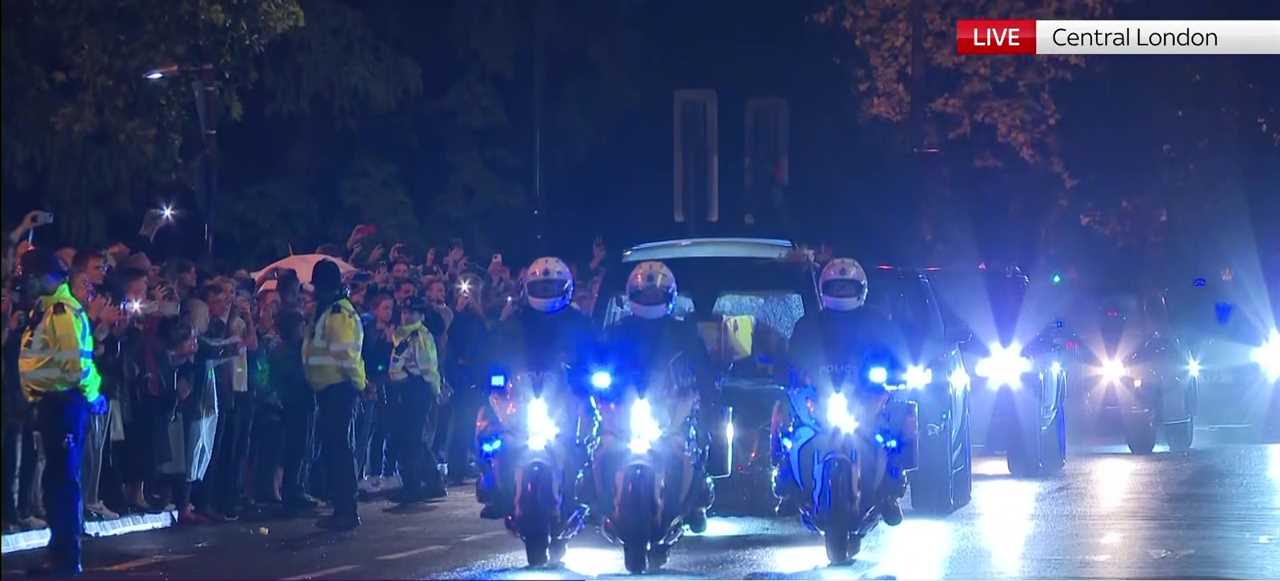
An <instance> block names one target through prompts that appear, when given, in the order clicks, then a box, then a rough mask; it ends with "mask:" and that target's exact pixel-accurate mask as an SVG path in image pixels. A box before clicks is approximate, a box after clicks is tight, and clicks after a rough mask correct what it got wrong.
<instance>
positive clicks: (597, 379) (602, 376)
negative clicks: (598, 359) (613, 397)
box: [591, 371, 613, 391]
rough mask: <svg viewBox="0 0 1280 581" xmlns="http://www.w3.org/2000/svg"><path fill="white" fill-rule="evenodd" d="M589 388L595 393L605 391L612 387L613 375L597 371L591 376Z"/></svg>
mask: <svg viewBox="0 0 1280 581" xmlns="http://www.w3.org/2000/svg"><path fill="white" fill-rule="evenodd" d="M591 387H592V389H595V390H596V391H606V390H608V389H609V388H610V387H613V374H612V373H609V372H608V371H597V372H595V373H592V374H591Z"/></svg>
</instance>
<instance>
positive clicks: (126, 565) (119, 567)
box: [98, 555, 191, 572]
mask: <svg viewBox="0 0 1280 581" xmlns="http://www.w3.org/2000/svg"><path fill="white" fill-rule="evenodd" d="M190 556H191V555H151V556H149V557H142V558H140V559H134V560H132V561H125V562H123V563H119V564H116V565H112V566H110V567H102V568H101V569H98V570H99V571H112V572H120V571H128V570H130V569H137V568H138V567H146V566H147V565H155V564H156V563H168V562H170V561H180V560H182V559H186V558H188V557H190Z"/></svg>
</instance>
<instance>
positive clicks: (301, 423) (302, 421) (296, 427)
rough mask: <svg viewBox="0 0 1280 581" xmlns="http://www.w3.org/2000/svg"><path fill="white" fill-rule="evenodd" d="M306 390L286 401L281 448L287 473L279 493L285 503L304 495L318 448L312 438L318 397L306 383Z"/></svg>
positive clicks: (282, 466)
mask: <svg viewBox="0 0 1280 581" xmlns="http://www.w3.org/2000/svg"><path fill="white" fill-rule="evenodd" d="M303 389H306V390H307V392H306V393H301V394H294V395H293V396H290V397H289V398H288V399H286V400H285V401H284V414H283V418H282V419H283V421H282V427H281V429H282V438H281V439H282V442H281V451H280V456H281V461H280V464H281V468H282V469H283V472H284V476H283V479H282V482H281V484H280V495H281V496H282V497H283V498H284V501H285V502H286V503H288V502H290V501H297V500H300V499H302V498H303V494H304V493H305V492H306V490H307V480H308V473H309V468H310V467H311V457H312V454H313V453H314V450H315V448H314V446H315V445H314V443H313V439H312V438H313V435H314V434H315V430H316V396H315V394H313V393H310V390H311V388H310V387H307V386H303Z"/></svg>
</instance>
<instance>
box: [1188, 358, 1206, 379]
mask: <svg viewBox="0 0 1280 581" xmlns="http://www.w3.org/2000/svg"><path fill="white" fill-rule="evenodd" d="M1203 369H1204V368H1203V367H1201V366H1200V362H1199V361H1198V360H1196V358H1195V357H1192V358H1190V359H1187V375H1190V376H1191V377H1193V378H1198V377H1200V371H1202V370H1203Z"/></svg>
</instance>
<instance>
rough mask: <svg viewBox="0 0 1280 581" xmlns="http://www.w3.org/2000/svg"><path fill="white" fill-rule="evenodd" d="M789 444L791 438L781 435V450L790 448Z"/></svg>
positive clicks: (790, 444)
mask: <svg viewBox="0 0 1280 581" xmlns="http://www.w3.org/2000/svg"><path fill="white" fill-rule="evenodd" d="M791 446H792V443H791V438H788V437H786V436H783V438H782V449H783V450H790V449H791Z"/></svg>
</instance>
